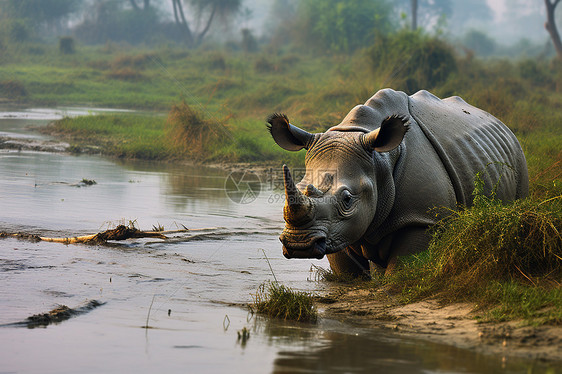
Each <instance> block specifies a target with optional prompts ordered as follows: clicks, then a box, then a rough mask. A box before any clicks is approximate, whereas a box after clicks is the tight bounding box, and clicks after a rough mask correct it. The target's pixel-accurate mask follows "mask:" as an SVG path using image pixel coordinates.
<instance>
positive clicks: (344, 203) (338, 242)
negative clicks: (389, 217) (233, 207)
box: [268, 114, 408, 259]
mask: <svg viewBox="0 0 562 374" xmlns="http://www.w3.org/2000/svg"><path fill="white" fill-rule="evenodd" d="M405 122H406V120H405V119H404V118H401V117H398V116H391V117H388V118H386V119H385V120H384V121H383V122H382V123H381V125H380V127H379V128H377V129H376V130H373V131H371V132H365V131H359V130H357V131H330V130H329V131H327V132H325V133H320V134H311V133H308V132H306V131H304V130H302V129H300V128H298V127H296V126H293V125H291V124H290V123H289V120H288V118H287V117H286V116H285V115H282V114H273V115H272V116H270V117H269V118H268V123H269V126H268V127H269V130H270V132H271V135H272V137H273V139H274V140H275V142H276V143H277V144H278V145H279V146H280V147H281V148H283V149H285V150H288V151H298V150H301V149H303V148H304V149H306V150H307V153H306V157H305V166H306V173H305V175H304V177H303V179H302V180H301V181H300V182H298V183H295V181H294V180H293V178H292V176H291V173H290V171H289V168H288V167H287V166H286V165H284V166H283V176H284V185H285V195H286V196H285V197H286V199H285V205H284V208H283V216H284V218H285V222H286V225H285V229H284V230H283V233H282V234H281V236H280V238H279V239H280V240H281V242H282V243H283V255H284V256H285V257H286V258H318V259H321V258H322V257H324V255H325V254H331V253H336V252H338V251H341V250H343V249H345V248H346V247H348V246H350V245H352V244H353V243H356V242H358V241H359V240H360V239H361V237H362V236H363V235H364V234H365V232H366V231H367V229H368V228H369V226H370V225H371V222H372V221H373V218H374V217H375V214H376V210H377V205H378V197H379V194H378V188H379V185H382V184H381V183H378V182H377V181H378V179H377V175H375V174H376V168H375V166H374V156H373V152H388V151H391V150H393V149H394V148H396V147H398V145H400V143H401V142H402V139H403V138H404V135H405V133H406V131H407V129H408V127H407V126H405Z"/></svg>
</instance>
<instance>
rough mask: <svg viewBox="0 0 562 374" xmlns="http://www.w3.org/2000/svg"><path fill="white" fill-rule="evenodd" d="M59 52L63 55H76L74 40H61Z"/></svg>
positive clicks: (62, 38) (64, 37) (67, 37)
mask: <svg viewBox="0 0 562 374" xmlns="http://www.w3.org/2000/svg"><path fill="white" fill-rule="evenodd" d="M59 51H60V53H62V54H72V53H74V39H73V38H72V37H70V36H63V37H61V38H59Z"/></svg>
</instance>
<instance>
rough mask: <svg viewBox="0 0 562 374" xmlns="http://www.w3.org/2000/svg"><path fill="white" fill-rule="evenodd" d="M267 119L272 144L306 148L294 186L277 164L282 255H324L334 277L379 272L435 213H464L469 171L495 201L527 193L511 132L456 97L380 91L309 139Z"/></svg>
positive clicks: (419, 236) (275, 118)
mask: <svg viewBox="0 0 562 374" xmlns="http://www.w3.org/2000/svg"><path fill="white" fill-rule="evenodd" d="M267 121H268V123H269V124H268V127H269V130H270V132H271V135H272V137H273V139H274V140H275V142H276V143H277V144H278V145H279V146H280V147H282V148H284V149H285V150H288V151H298V150H301V149H303V148H304V149H306V156H305V166H306V172H305V174H304V177H303V179H302V180H301V181H300V182H298V183H297V184H295V182H294V181H293V178H292V176H291V173H290V171H289V169H288V168H287V166H283V176H284V184H285V195H286V196H285V197H286V199H285V205H284V208H283V214H284V218H285V222H286V225H285V229H284V230H283V232H282V234H281V236H280V240H281V242H282V244H283V254H284V256H285V257H286V258H318V259H320V258H323V257H324V255H327V257H328V261H329V263H330V267H331V268H332V270H333V271H334V272H335V273H351V274H361V273H363V272H364V271H365V270H367V269H369V267H370V264H371V265H372V264H373V263H374V264H376V265H377V266H376V268H378V269H381V268H382V269H386V271H387V272H389V271H391V270H392V269H394V267H395V266H396V263H397V258H398V257H399V256H404V255H408V254H413V253H417V252H421V251H423V250H425V249H427V247H428V245H429V240H430V235H429V233H428V228H429V227H430V226H431V225H434V224H435V223H436V222H437V220H438V219H440V217H439V216H438V214H436V209H435V208H438V207H445V208H449V209H452V210H454V209H458V208H459V207H469V206H471V204H472V203H473V198H474V197H473V195H472V193H473V191H474V178H475V175H476V174H477V173H480V174H479V175H480V177H481V178H482V180H483V181H484V184H485V190H487V191H488V192H489V191H491V190H494V191H495V196H496V197H497V198H499V199H501V200H502V201H504V202H508V201H512V200H515V199H519V198H524V197H525V196H527V195H528V190H529V181H528V172H527V163H526V160H525V156H524V154H523V151H522V149H521V146H520V144H519V142H518V141H517V139H516V137H515V135H514V134H513V133H512V132H511V131H510V130H509V129H508V128H507V126H505V125H504V124H503V123H502V122H501V121H500V120H498V119H497V118H495V117H494V116H492V115H491V114H489V113H487V112H485V111H483V110H480V109H478V108H476V107H474V106H472V105H469V104H467V103H466V102H465V101H464V100H463V99H461V98H460V97H458V96H454V97H449V98H447V99H443V100H441V99H439V98H438V97H436V96H434V95H433V94H431V93H429V92H427V91H419V92H417V93H416V94H414V95H412V96H408V95H407V94H406V93H404V92H400V91H394V90H392V89H383V90H380V91H378V92H377V93H376V94H375V95H374V96H373V97H371V98H370V99H369V100H368V101H367V102H366V103H365V104H364V105H357V106H356V107H354V108H353V109H352V110H351V111H350V112H349V114H347V116H346V117H345V118H344V119H343V121H342V122H341V123H340V124H338V125H336V126H334V127H331V128H330V129H328V130H327V131H326V132H324V133H319V134H312V133H309V132H307V131H305V130H302V129H300V128H298V127H297V126H294V125H292V124H290V123H289V120H288V118H287V117H286V116H285V115H283V114H273V115H271V116H270V117H269V118H268V120H267ZM444 210H447V209H444Z"/></svg>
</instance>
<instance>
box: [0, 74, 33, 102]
mask: <svg viewBox="0 0 562 374" xmlns="http://www.w3.org/2000/svg"><path fill="white" fill-rule="evenodd" d="M24 96H27V91H26V90H25V87H24V85H23V83H21V82H20V81H17V80H13V79H10V80H6V81H1V82H0V97H4V98H7V99H12V100H13V99H20V98H22V97H24Z"/></svg>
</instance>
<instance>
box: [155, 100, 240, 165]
mask: <svg viewBox="0 0 562 374" xmlns="http://www.w3.org/2000/svg"><path fill="white" fill-rule="evenodd" d="M166 135H167V137H168V140H169V141H170V143H171V145H172V147H173V148H174V150H175V151H176V152H179V156H182V155H183V156H191V157H194V158H197V159H203V158H205V157H206V156H207V157H208V154H207V155H206V153H207V152H208V151H210V150H211V148H213V147H214V148H217V147H219V146H221V145H224V144H225V143H226V142H228V141H229V140H230V139H231V138H232V137H231V134H230V132H229V131H228V129H227V128H226V127H225V126H223V125H222V124H220V123H216V122H211V121H209V120H207V119H205V118H204V117H203V115H201V114H200V113H198V112H196V111H195V110H193V109H192V108H191V107H190V106H189V105H187V103H186V102H185V101H182V102H181V103H180V104H178V105H176V104H174V105H173V106H172V109H171V110H170V113H169V114H168V121H167V128H166Z"/></svg>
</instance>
